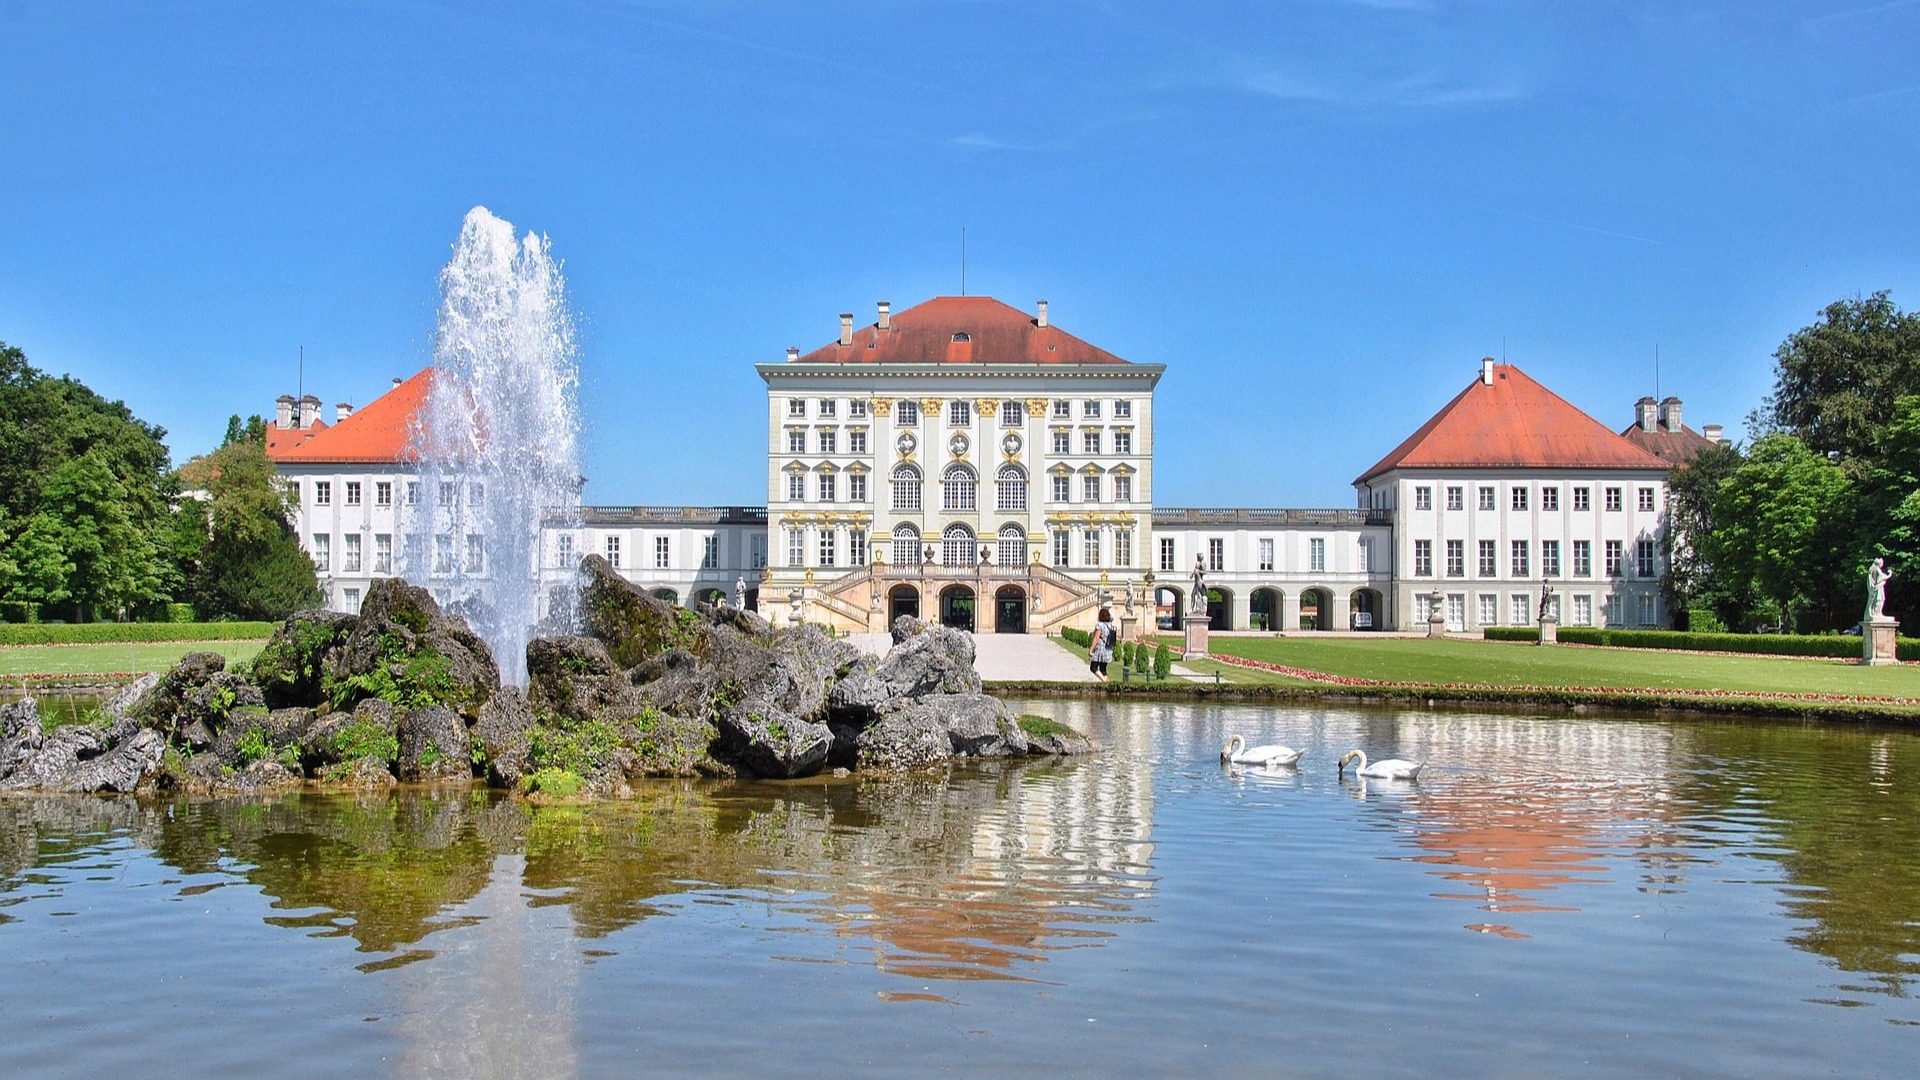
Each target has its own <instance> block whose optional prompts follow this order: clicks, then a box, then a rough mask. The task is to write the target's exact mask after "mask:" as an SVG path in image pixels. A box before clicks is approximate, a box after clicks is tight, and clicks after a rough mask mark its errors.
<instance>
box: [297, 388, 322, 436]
mask: <svg viewBox="0 0 1920 1080" xmlns="http://www.w3.org/2000/svg"><path fill="white" fill-rule="evenodd" d="M319 422H320V399H319V398H317V397H314V396H313V395H312V394H308V395H307V396H306V397H303V398H301V399H300V430H301V431H306V430H307V429H309V428H311V427H313V425H315V424H317V423H319Z"/></svg>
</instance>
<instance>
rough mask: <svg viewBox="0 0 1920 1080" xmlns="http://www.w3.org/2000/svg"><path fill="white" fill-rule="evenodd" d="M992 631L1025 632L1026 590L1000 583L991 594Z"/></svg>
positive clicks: (1003, 632) (1006, 632)
mask: <svg viewBox="0 0 1920 1080" xmlns="http://www.w3.org/2000/svg"><path fill="white" fill-rule="evenodd" d="M993 632H994V633H996V634H1024V633H1026V632H1027V591H1026V590H1025V589H1022V588H1021V587H1020V586H1018V585H1002V586H1000V589H999V591H998V592H995V593H994V594H993Z"/></svg>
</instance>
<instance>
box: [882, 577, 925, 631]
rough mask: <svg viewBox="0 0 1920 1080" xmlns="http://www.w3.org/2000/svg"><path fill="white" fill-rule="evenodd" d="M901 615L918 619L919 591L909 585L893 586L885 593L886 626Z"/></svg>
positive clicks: (890, 624)
mask: <svg viewBox="0 0 1920 1080" xmlns="http://www.w3.org/2000/svg"><path fill="white" fill-rule="evenodd" d="M902 615H908V616H911V617H913V618H916V619H917V618H919V617H920V590H919V589H916V588H914V587H913V586H911V585H895V586H894V587H893V588H892V589H891V590H889V591H888V592H887V625H888V626H892V625H893V621H894V620H895V619H898V618H899V617H900V616H902Z"/></svg>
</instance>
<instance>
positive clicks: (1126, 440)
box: [1113, 431, 1133, 454]
mask: <svg viewBox="0 0 1920 1080" xmlns="http://www.w3.org/2000/svg"><path fill="white" fill-rule="evenodd" d="M1113 452H1114V453H1116V454H1131V453H1133V432H1131V431H1116V432H1114V433H1113Z"/></svg>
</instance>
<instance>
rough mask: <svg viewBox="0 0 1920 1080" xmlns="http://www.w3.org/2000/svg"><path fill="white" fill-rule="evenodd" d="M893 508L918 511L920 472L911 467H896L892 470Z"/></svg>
mask: <svg viewBox="0 0 1920 1080" xmlns="http://www.w3.org/2000/svg"><path fill="white" fill-rule="evenodd" d="M893 508H894V509H895V510H918V509H920V470H919V469H918V468H916V467H914V466H912V465H897V466H895V467H894V470H893Z"/></svg>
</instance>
